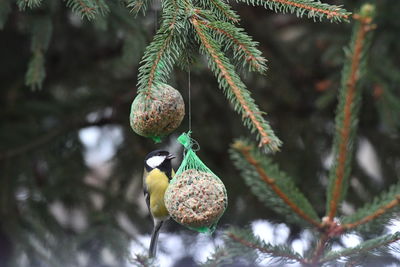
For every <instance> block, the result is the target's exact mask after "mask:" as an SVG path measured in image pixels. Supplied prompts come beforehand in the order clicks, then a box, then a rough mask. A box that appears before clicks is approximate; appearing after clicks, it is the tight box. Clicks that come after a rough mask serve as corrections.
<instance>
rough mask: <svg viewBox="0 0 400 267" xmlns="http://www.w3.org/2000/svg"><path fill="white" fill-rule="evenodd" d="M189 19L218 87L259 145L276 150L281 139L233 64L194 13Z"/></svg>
mask: <svg viewBox="0 0 400 267" xmlns="http://www.w3.org/2000/svg"><path fill="white" fill-rule="evenodd" d="M190 20H191V23H192V25H193V27H194V28H195V30H196V33H197V36H198V38H199V42H200V44H201V47H202V49H203V51H204V52H206V54H208V56H209V59H210V61H211V69H212V70H213V71H214V73H215V75H216V76H217V78H218V82H219V84H220V87H222V88H223V89H225V92H226V94H227V95H228V98H229V99H230V100H231V101H232V102H233V103H234V105H235V109H236V110H237V111H239V112H240V113H242V114H243V117H244V120H245V125H247V126H248V127H249V128H250V129H251V130H252V131H257V133H258V135H259V140H260V143H259V146H260V147H264V148H267V149H268V150H270V151H277V150H278V149H279V146H280V145H281V141H280V140H279V139H278V137H276V136H275V134H274V133H273V131H272V129H271V127H270V126H269V125H268V123H267V122H266V121H265V119H264V118H263V117H262V116H261V112H260V110H259V109H258V107H257V105H256V104H255V103H254V100H253V99H252V98H251V96H250V94H249V92H248V91H247V90H246V87H245V85H244V84H243V82H242V81H241V80H240V78H239V77H238V75H237V74H236V73H235V71H234V68H233V66H232V65H231V64H230V63H229V60H228V59H227V58H226V57H225V56H224V55H223V54H222V53H221V48H220V46H219V45H218V44H217V42H216V41H215V40H214V39H213V38H212V37H211V36H210V35H209V34H208V32H207V27H206V26H205V25H203V23H201V22H200V19H198V17H197V16H196V15H194V16H192V17H191V18H190ZM246 121H248V122H249V123H247V122H246Z"/></svg>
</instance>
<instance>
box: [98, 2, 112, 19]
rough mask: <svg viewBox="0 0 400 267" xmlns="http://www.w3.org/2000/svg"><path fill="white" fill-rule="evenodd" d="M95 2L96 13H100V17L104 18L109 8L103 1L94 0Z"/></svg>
mask: <svg viewBox="0 0 400 267" xmlns="http://www.w3.org/2000/svg"><path fill="white" fill-rule="evenodd" d="M95 1H96V7H97V12H98V13H100V15H102V16H105V15H107V14H108V13H110V7H109V6H108V5H107V3H106V1H105V0H95Z"/></svg>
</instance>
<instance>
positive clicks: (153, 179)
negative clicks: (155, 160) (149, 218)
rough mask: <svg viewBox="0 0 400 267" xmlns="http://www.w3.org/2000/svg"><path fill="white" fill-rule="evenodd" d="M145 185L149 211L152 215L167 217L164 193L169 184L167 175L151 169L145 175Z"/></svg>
mask: <svg viewBox="0 0 400 267" xmlns="http://www.w3.org/2000/svg"><path fill="white" fill-rule="evenodd" d="M146 185H147V190H148V191H149V193H150V211H151V213H152V215H153V217H154V218H160V219H162V218H165V217H167V216H168V211H167V209H166V208H165V204H164V194H165V190H167V187H168V185H169V180H168V177H167V176H166V175H165V173H163V172H162V171H160V170H159V169H153V170H152V171H150V172H149V173H148V175H147V177H146Z"/></svg>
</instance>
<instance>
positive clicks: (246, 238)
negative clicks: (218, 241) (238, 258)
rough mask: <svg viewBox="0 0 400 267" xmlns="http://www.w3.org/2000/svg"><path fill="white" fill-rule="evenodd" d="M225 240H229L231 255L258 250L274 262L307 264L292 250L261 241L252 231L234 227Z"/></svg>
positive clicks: (227, 233)
mask: <svg viewBox="0 0 400 267" xmlns="http://www.w3.org/2000/svg"><path fill="white" fill-rule="evenodd" d="M225 239H227V241H230V242H227V243H228V245H227V248H226V249H227V250H228V251H231V253H230V254H233V255H235V254H237V253H236V252H239V253H240V252H245V251H246V249H245V250H243V248H247V249H248V251H253V250H256V251H258V252H260V253H261V254H262V255H264V256H267V257H271V258H272V259H273V260H280V261H282V263H286V262H299V263H307V261H306V259H304V258H303V257H302V256H301V255H299V254H298V253H296V252H294V251H293V250H292V249H291V248H289V247H286V246H274V245H271V244H268V243H265V242H264V241H262V240H260V239H259V238H258V237H256V236H254V234H253V233H252V232H251V230H247V229H246V230H242V229H239V228H235V227H232V228H230V229H228V230H227V231H226V232H225ZM237 245H239V246H237Z"/></svg>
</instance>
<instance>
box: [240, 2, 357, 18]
mask: <svg viewBox="0 0 400 267" xmlns="http://www.w3.org/2000/svg"><path fill="white" fill-rule="evenodd" d="M236 1H237V2H245V3H247V4H252V5H260V6H263V7H264V8H268V9H271V10H274V11H275V12H278V11H279V12H283V13H287V12H289V13H296V15H297V16H298V17H302V16H303V15H305V14H306V15H307V16H308V17H309V18H314V19H315V18H319V19H320V20H322V18H327V19H329V20H331V21H342V20H348V18H349V15H350V13H349V12H347V11H346V10H344V9H343V8H341V7H340V6H333V5H328V4H324V3H321V2H320V1H314V0H236Z"/></svg>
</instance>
